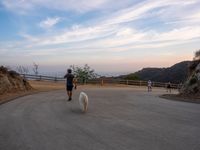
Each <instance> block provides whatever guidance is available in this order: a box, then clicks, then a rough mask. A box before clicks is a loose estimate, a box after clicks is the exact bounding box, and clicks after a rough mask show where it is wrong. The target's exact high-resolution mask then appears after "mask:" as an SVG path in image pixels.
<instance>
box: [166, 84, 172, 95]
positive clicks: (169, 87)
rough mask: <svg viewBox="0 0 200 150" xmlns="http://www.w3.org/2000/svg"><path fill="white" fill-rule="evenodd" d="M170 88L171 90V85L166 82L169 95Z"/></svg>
mask: <svg viewBox="0 0 200 150" xmlns="http://www.w3.org/2000/svg"><path fill="white" fill-rule="evenodd" d="M171 88H172V86H171V83H170V82H168V83H167V92H169V93H171Z"/></svg>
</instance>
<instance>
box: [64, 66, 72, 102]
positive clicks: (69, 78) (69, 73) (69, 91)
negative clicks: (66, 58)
mask: <svg viewBox="0 0 200 150" xmlns="http://www.w3.org/2000/svg"><path fill="white" fill-rule="evenodd" d="M64 78H66V90H67V95H68V97H69V98H68V101H71V100H72V89H73V84H74V75H73V74H72V70H71V69H68V70H67V74H66V75H65V76H64Z"/></svg>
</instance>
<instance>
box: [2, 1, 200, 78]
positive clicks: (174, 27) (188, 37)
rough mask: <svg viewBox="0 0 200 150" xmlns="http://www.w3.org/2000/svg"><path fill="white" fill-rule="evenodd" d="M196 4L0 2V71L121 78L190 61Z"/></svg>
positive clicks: (199, 30) (196, 31)
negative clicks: (75, 71)
mask: <svg viewBox="0 0 200 150" xmlns="http://www.w3.org/2000/svg"><path fill="white" fill-rule="evenodd" d="M198 49H200V0H123V1H122V0H56V1H55V0H0V65H4V66H10V67H11V68H15V67H16V66H20V65H22V66H27V67H29V68H31V67H32V66H33V63H36V64H38V65H39V72H41V73H42V72H51V73H53V72H63V71H66V70H67V68H68V67H69V66H70V65H72V64H74V65H77V66H83V65H84V64H88V65H89V66H90V67H91V68H93V69H95V71H96V72H97V73H100V74H101V73H102V74H120V73H129V72H135V71H137V70H139V69H142V68H143V67H169V66H171V65H173V64H175V63H178V62H180V61H184V60H192V58H193V55H194V52H195V51H196V50H198Z"/></svg>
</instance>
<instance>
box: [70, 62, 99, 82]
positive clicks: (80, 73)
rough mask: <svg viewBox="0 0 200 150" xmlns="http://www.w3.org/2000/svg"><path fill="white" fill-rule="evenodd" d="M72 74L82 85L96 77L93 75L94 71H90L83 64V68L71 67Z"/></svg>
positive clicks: (87, 66) (88, 67)
mask: <svg viewBox="0 0 200 150" xmlns="http://www.w3.org/2000/svg"><path fill="white" fill-rule="evenodd" d="M70 68H71V69H72V72H73V74H74V75H75V77H76V78H78V80H80V81H81V82H82V83H85V82H86V81H87V80H89V79H94V78H96V77H97V76H98V75H97V74H96V73H95V71H94V69H91V68H90V66H89V65H87V64H85V65H84V66H83V67H79V66H74V65H71V66H70Z"/></svg>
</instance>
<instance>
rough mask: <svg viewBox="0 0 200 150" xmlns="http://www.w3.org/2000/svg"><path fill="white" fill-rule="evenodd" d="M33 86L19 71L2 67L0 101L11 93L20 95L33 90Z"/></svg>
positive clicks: (0, 71) (0, 72)
mask: <svg viewBox="0 0 200 150" xmlns="http://www.w3.org/2000/svg"><path fill="white" fill-rule="evenodd" d="M32 90H33V88H32V86H31V85H30V84H29V83H28V81H27V80H25V79H24V78H22V77H21V76H20V75H19V74H18V73H17V72H15V71H12V70H10V71H9V70H8V69H7V68H5V67H3V66H1V67H0V101H2V100H4V99H7V97H10V96H11V95H12V96H13V95H19V93H20V94H22V93H27V92H30V91H32Z"/></svg>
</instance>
